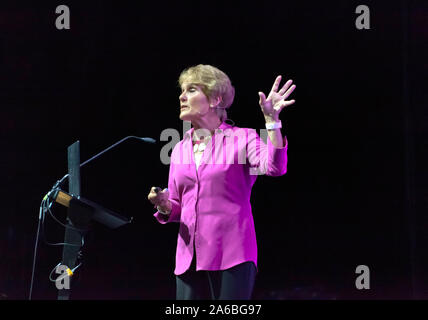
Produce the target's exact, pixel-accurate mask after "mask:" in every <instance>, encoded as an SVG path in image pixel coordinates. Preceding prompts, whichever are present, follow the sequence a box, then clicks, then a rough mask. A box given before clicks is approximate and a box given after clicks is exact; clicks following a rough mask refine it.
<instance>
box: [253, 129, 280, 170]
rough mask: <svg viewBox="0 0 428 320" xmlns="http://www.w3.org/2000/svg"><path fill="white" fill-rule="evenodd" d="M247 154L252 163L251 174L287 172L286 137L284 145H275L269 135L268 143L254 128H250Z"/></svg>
mask: <svg viewBox="0 0 428 320" xmlns="http://www.w3.org/2000/svg"><path fill="white" fill-rule="evenodd" d="M247 137H248V138H247V155H248V162H249V164H250V174H252V175H264V174H265V175H268V176H282V175H284V174H285V173H286V172H287V162H288V157H287V150H288V140H287V137H284V138H283V139H284V140H283V141H284V146H283V147H282V148H277V147H275V146H274V145H273V144H272V142H271V141H270V138H269V136H268V137H267V144H266V143H264V141H263V140H262V139H261V138H260V136H259V135H258V134H257V132H256V131H255V130H253V129H250V130H248V136H247Z"/></svg>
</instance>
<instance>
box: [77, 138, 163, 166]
mask: <svg viewBox="0 0 428 320" xmlns="http://www.w3.org/2000/svg"><path fill="white" fill-rule="evenodd" d="M131 138H134V139H138V140H141V141H144V142H149V143H156V140H155V139H152V138H141V137H136V136H127V137H125V138H123V139H122V140H119V141H118V142H116V143H114V144H112V145H111V146H110V147H108V148H107V149H105V150H103V151H101V152H100V153H98V154H96V155H95V156H93V157H92V158H90V159H88V160H86V161H85V162H83V163H81V164H80V167H83V166H84V165H85V164H87V163H89V162H91V161H92V160H95V159H96V158H98V157H99V156H100V155H102V154H104V153H105V152H107V151H109V150H110V149H112V148H114V147H116V146H117V145H118V144H120V143H122V142H123V141H125V140H128V139H131Z"/></svg>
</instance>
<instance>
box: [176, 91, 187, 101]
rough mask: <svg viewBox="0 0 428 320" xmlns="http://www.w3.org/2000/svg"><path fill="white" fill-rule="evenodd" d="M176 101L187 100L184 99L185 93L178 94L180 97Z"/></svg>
mask: <svg viewBox="0 0 428 320" xmlns="http://www.w3.org/2000/svg"><path fill="white" fill-rule="evenodd" d="M178 99H179V100H180V101H185V100H186V99H187V97H186V95H185V93H184V92H183V93H182V94H180V96H179V97H178Z"/></svg>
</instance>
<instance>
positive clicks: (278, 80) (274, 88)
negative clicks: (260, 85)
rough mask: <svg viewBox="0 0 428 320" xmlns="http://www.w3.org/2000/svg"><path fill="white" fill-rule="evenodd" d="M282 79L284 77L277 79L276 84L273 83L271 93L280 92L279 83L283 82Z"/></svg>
mask: <svg viewBox="0 0 428 320" xmlns="http://www.w3.org/2000/svg"><path fill="white" fill-rule="evenodd" d="M281 78H282V76H278V77H276V79H275V82H274V83H273V86H272V90H271V92H277V91H278V88H279V83H280V82H281Z"/></svg>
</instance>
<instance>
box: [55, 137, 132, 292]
mask: <svg viewBox="0 0 428 320" xmlns="http://www.w3.org/2000/svg"><path fill="white" fill-rule="evenodd" d="M67 155H68V190H69V191H68V193H67V192H65V191H63V190H61V189H60V186H58V187H57V188H56V189H54V190H53V191H52V194H51V198H52V200H54V201H55V202H57V203H59V204H61V205H63V206H65V207H67V208H68V209H67V225H66V229H65V236H64V248H63V253H62V264H63V265H66V266H67V267H68V268H69V269H71V270H73V269H74V268H75V267H76V265H77V260H78V257H79V253H80V250H81V249H82V246H83V241H82V240H83V238H84V236H85V234H86V232H88V229H89V224H90V222H91V220H94V221H97V222H99V223H101V224H104V225H106V226H107V227H109V228H112V229H115V228H118V227H120V226H122V225H125V224H128V223H130V222H131V221H132V218H131V219H130V220H129V219H127V218H125V217H122V216H121V215H119V214H117V213H115V212H113V211H111V210H108V209H106V208H103V207H102V206H100V205H98V204H96V203H94V202H92V201H90V200H87V199H85V198H82V197H81V196H80V167H81V166H82V165H83V164H80V143H79V141H77V142H75V143H73V144H72V145H70V146H69V147H68V150H67ZM97 156H98V155H97ZM87 162H88V161H87ZM87 162H85V163H87ZM70 280H71V278H70ZM70 295H71V289H60V290H59V292H58V300H69V299H70Z"/></svg>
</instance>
